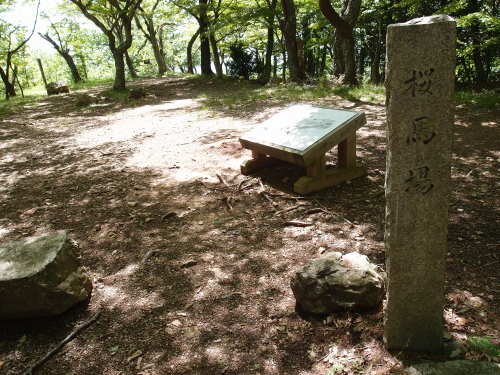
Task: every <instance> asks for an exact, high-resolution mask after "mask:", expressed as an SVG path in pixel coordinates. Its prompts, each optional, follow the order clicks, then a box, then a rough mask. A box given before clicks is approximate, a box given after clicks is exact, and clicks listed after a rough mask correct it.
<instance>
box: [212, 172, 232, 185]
mask: <svg viewBox="0 0 500 375" xmlns="http://www.w3.org/2000/svg"><path fill="white" fill-rule="evenodd" d="M215 175H216V176H217V178H218V179H219V181H220V182H222V183H223V184H224V185H225V186H227V187H229V184H228V183H227V182H226V180H224V177H222V175H221V174H220V173H216V174H215Z"/></svg>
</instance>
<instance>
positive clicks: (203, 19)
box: [198, 0, 214, 75]
mask: <svg viewBox="0 0 500 375" xmlns="http://www.w3.org/2000/svg"><path fill="white" fill-rule="evenodd" d="M199 4H200V17H199V19H198V23H199V25H200V42H201V44H200V53H201V64H200V65H201V74H204V75H212V74H214V72H213V71H212V62H211V56H210V39H209V31H208V26H209V25H208V16H207V8H208V0H199Z"/></svg>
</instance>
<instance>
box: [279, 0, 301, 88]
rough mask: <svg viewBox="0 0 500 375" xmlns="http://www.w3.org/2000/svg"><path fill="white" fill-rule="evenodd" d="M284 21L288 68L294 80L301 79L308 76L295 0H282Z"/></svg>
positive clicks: (283, 30) (283, 31) (283, 29)
mask: <svg viewBox="0 0 500 375" xmlns="http://www.w3.org/2000/svg"><path fill="white" fill-rule="evenodd" d="M281 6H282V8H283V14H284V21H282V22H281V23H280V24H281V31H282V33H283V36H284V38H285V48H286V53H287V57H288V69H289V71H290V79H291V80H292V81H301V80H303V79H305V78H306V73H305V69H304V64H303V62H302V48H301V46H300V45H299V43H300V40H298V39H297V17H296V13H295V4H294V2H293V0H281Z"/></svg>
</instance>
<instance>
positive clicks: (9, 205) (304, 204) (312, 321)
mask: <svg viewBox="0 0 500 375" xmlns="http://www.w3.org/2000/svg"><path fill="white" fill-rule="evenodd" d="M136 83H138V84H139V83H140V84H144V85H145V88H146V91H147V92H148V93H151V96H148V98H146V99H144V100H143V101H124V102H110V103H107V104H109V105H107V106H106V107H105V108H104V107H100V106H95V107H88V108H83V109H82V108H75V106H74V104H73V98H74V96H73V94H71V95H65V96H60V97H56V98H48V99H46V100H45V101H44V102H43V103H42V104H43V106H41V107H40V106H32V107H31V108H28V109H26V113H17V114H15V116H13V118H6V119H2V122H0V136H1V137H2V140H1V143H0V168H1V169H0V182H1V183H0V209H1V210H2V215H1V217H0V240H1V241H2V243H4V242H7V241H13V240H20V239H23V238H25V237H29V236H41V235H44V234H49V233H54V232H60V231H65V232H67V233H68V234H69V236H70V237H71V238H73V239H75V240H76V241H77V242H78V243H79V247H80V252H81V255H82V263H83V265H84V266H85V267H87V268H88V270H89V273H90V275H91V277H92V280H93V286H94V291H93V294H92V297H91V298H90V299H89V300H88V301H85V303H82V304H78V305H77V306H75V307H74V308H72V309H70V310H69V311H68V312H66V313H64V314H61V315H60V316H57V317H52V318H47V319H33V320H28V321H22V322H15V321H14V322H8V323H5V322H0V325H1V326H0V368H1V370H0V371H4V370H6V371H10V370H12V371H16V372H20V371H24V370H26V369H27V368H28V367H29V366H30V365H31V364H32V363H34V362H35V361H36V360H37V359H39V358H41V357H43V356H44V355H45V354H46V352H47V351H48V350H50V348H52V347H54V346H55V345H57V343H59V342H60V341H61V340H62V339H64V337H66V336H67V335H69V334H70V333H71V332H72V331H73V330H74V329H75V327H77V326H78V325H80V324H82V322H84V321H87V320H88V319H89V317H90V316H92V315H93V314H94V313H95V312H96V311H98V310H101V311H102V315H101V317H100V318H99V320H98V321H97V322H96V323H94V324H93V325H92V326H91V327H89V328H88V329H87V330H85V331H84V332H82V333H81V334H80V335H79V336H78V337H77V338H76V339H75V340H74V341H72V343H70V344H68V345H67V346H65V348H64V349H63V351H62V352H61V353H59V354H57V355H55V356H54V357H53V358H51V359H50V360H49V361H48V362H47V363H46V364H45V365H44V366H42V367H41V369H40V374H47V375H48V374H56V373H61V374H62V373H64V374H69V373H78V374H82V375H83V374H86V375H87V374H88V375H90V374H113V375H114V374H138V373H141V374H144V375H153V374H221V373H227V374H261V375H262V374H266V375H271V374H273V375H275V374H283V373H289V374H302V375H312V374H326V373H328V371H334V370H335V369H336V370H335V371H337V372H339V373H340V372H341V371H342V373H348V372H347V371H351V372H353V373H354V371H355V369H359V371H358V370H356V371H358V372H363V371H364V372H365V373H370V372H371V373H387V372H389V371H390V370H391V369H392V370H394V369H400V368H402V366H403V362H405V363H407V362H409V361H411V360H412V357H410V356H408V357H406V356H405V355H402V354H400V353H389V352H387V351H386V350H385V348H384V344H383V341H382V335H383V305H382V306H376V307H374V308H373V309H368V310H366V311H365V310H363V311H356V312H339V313H335V314H330V315H329V316H312V315H310V314H307V313H304V312H303V311H301V309H300V307H299V306H296V304H295V299H294V297H293V294H292V291H291V288H290V278H291V276H292V275H293V273H294V272H296V271H297V270H298V269H299V268H300V267H301V266H302V265H304V264H305V263H306V262H307V261H308V260H309V259H311V258H316V257H319V256H322V255H326V254H328V253H331V252H337V251H338V252H341V253H343V254H346V253H349V252H352V251H358V252H360V253H362V254H364V255H367V256H368V257H369V259H370V260H372V261H373V262H375V263H377V264H380V265H381V266H382V267H383V264H384V262H385V253H384V244H383V235H384V215H385V198H384V190H383V186H384V179H385V152H386V150H385V109H384V108H383V106H381V105H379V104H373V103H369V102H364V101H348V100H346V99H342V98H340V97H336V96H333V95H332V96H331V97H327V98H322V99H314V100H312V99H311V100H303V101H302V102H304V103H308V104H314V105H324V106H327V107H334V108H349V109H352V110H358V111H365V112H366V117H367V125H366V126H364V127H362V128H361V129H360V130H359V132H358V139H357V140H358V144H357V157H358V162H359V163H361V164H363V165H365V166H366V167H367V168H368V175H367V176H366V177H363V178H359V179H356V180H353V181H350V182H347V183H342V184H339V185H336V186H332V187H330V188H327V189H324V190H322V191H319V192H315V193H312V194H309V195H307V196H298V195H297V194H295V193H294V191H293V185H294V183H295V181H296V180H297V179H298V178H299V177H301V176H303V175H305V173H306V171H305V168H303V167H300V166H297V165H292V164H288V163H283V164H280V165H276V166H273V167H269V168H263V169H261V170H257V171H255V173H253V174H252V175H251V176H243V175H241V173H240V164H241V162H242V161H243V160H246V159H249V158H250V151H249V150H245V149H242V148H241V146H240V145H239V141H238V138H239V137H240V136H241V135H242V134H244V133H245V132H246V131H248V130H250V129H251V128H252V127H253V126H254V125H255V124H257V123H259V122H262V121H264V120H266V119H267V118H269V117H270V116H272V115H273V114H275V113H277V112H279V111H280V110H281V109H283V108H284V107H286V106H288V105H290V104H293V103H292V102H291V101H290V100H289V99H288V98H281V97H276V98H274V97H268V96H269V95H270V93H272V92H274V91H273V90H272V89H270V88H267V87H266V88H262V87H260V86H258V85H251V84H248V85H247V86H242V85H244V83H241V84H240V83H234V82H227V81H217V80H214V81H201V83H200V81H199V80H194V79H182V78H176V77H173V78H164V79H159V78H158V79H151V80H146V79H145V80H141V81H138V82H136ZM242 90H243V93H244V94H245V95H243V98H242V96H241V95H239V94H241V92H240V91H242ZM259 90H261V91H262V95H264V96H262V97H259V96H258V95H260V94H259ZM250 93H251V94H253V95H254V96H255V97H257V99H255V100H250V101H249V100H247V99H246V98H247V96H248V95H249V94H250ZM238 95H239V96H238ZM266 95H267V96H266ZM233 96H234V98H233ZM41 108H43V111H45V112H44V113H41V112H37V110H38V109H41ZM14 117H15V118H14ZM497 118H498V113H496V112H491V113H490V112H488V113H471V112H469V111H466V112H463V113H458V114H457V126H456V129H455V131H456V136H457V137H456V139H457V141H456V144H455V145H456V147H455V154H454V159H453V171H452V174H453V188H452V199H451V202H450V233H449V254H448V263H447V284H446V293H447V295H446V308H445V315H444V317H445V329H446V331H447V333H448V334H449V335H450V337H454V338H459V339H464V340H466V339H467V338H468V337H469V335H471V334H473V333H475V334H479V335H485V334H488V335H491V336H493V337H494V339H495V340H497V341H498V339H500V336H499V332H500V326H499V324H500V320H499V316H500V307H499V302H498V301H500V296H499V292H498V291H499V290H500V285H499V280H500V275H499V267H497V266H498V263H497V262H498V252H497V249H498V247H497V246H498V231H497V227H498V213H499V207H498V198H497V197H498V194H499V192H498V183H497V182H498V167H499V159H498V158H499V156H500V155H499V152H500V151H499V148H498V139H499V136H498V122H497V121H498V120H497ZM326 159H327V165H328V166H329V167H331V166H334V165H336V163H337V156H336V150H335V149H334V150H332V151H330V152H328V153H327V155H326ZM293 222H301V223H305V225H307V226H305V227H300V226H295V225H293ZM291 223H292V224H291ZM479 298H480V299H479ZM483 301H484V302H485V304H483ZM23 336H26V337H25V338H24V339H23ZM469 354H470V352H469ZM422 358H425V359H432V358H431V357H429V356H425V355H424V356H423V357H422ZM413 359H415V358H413ZM2 366H3V367H2ZM334 366H336V367H334Z"/></svg>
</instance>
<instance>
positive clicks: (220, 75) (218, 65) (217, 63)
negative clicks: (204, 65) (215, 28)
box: [210, 34, 224, 78]
mask: <svg viewBox="0 0 500 375" xmlns="http://www.w3.org/2000/svg"><path fill="white" fill-rule="evenodd" d="M210 44H211V46H212V52H213V54H214V65H215V71H216V73H217V78H224V74H223V72H222V64H221V61H220V57H219V50H218V48H217V41H216V40H215V36H214V34H210Z"/></svg>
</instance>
